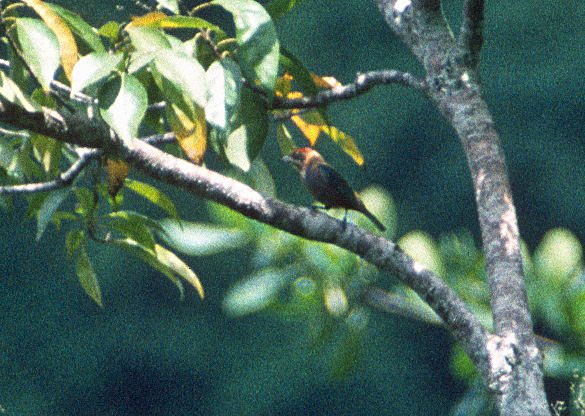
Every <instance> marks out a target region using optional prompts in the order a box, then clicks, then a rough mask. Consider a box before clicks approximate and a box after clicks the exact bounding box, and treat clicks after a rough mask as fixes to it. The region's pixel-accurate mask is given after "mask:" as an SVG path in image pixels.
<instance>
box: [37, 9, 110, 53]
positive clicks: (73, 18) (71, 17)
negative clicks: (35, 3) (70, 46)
mask: <svg viewBox="0 0 585 416" xmlns="http://www.w3.org/2000/svg"><path fill="white" fill-rule="evenodd" d="M46 4H47V6H49V7H50V8H51V9H53V11H54V12H55V13H57V14H58V15H59V17H60V18H61V19H63V20H64V21H65V23H67V25H68V26H69V27H70V28H71V31H72V32H73V33H74V34H75V35H77V36H78V37H79V38H80V39H81V40H83V41H84V42H85V43H86V44H87V46H89V47H90V48H91V49H93V50H94V51H95V52H105V51H106V48H104V45H103V44H102V41H101V39H100V37H99V35H98V34H97V31H96V30H95V29H94V28H93V27H91V26H90V25H89V24H88V23H87V22H86V21H85V20H83V19H82V18H81V16H79V15H78V14H77V13H73V12H72V11H70V10H67V9H65V8H63V7H61V6H58V5H56V4H53V3H46Z"/></svg>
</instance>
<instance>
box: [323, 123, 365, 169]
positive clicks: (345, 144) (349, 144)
mask: <svg viewBox="0 0 585 416" xmlns="http://www.w3.org/2000/svg"><path fill="white" fill-rule="evenodd" d="M322 130H323V132H324V133H325V134H327V135H328V136H329V137H331V140H333V141H334V142H335V143H337V144H338V145H339V147H341V150H343V151H344V152H345V153H347V154H348V155H349V156H350V157H351V158H352V159H353V160H354V162H355V163H357V164H358V165H359V166H362V165H363V164H364V163H365V159H364V155H363V154H362V152H361V151H360V149H358V147H357V145H356V144H355V141H354V140H353V138H352V137H351V136H350V135H349V134H346V133H344V132H342V131H341V130H339V129H338V128H337V127H335V126H328V125H323V126H322Z"/></svg>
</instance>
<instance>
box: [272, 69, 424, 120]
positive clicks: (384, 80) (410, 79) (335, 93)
mask: <svg viewBox="0 0 585 416" xmlns="http://www.w3.org/2000/svg"><path fill="white" fill-rule="evenodd" d="M388 84H399V85H403V86H407V87H411V88H415V89H417V90H422V91H425V89H426V85H425V82H424V81H423V80H421V79H419V78H417V77H416V76H414V75H412V74H410V73H408V72H401V71H396V70H394V69H387V70H382V71H371V72H366V73H363V74H358V75H357V77H356V79H355V81H354V82H353V83H351V84H347V85H341V86H338V87H335V88H332V89H330V90H323V91H320V92H319V93H317V94H316V95H313V96H310V97H301V98H280V97H275V98H274V101H273V103H272V109H274V110H276V109H293V108H315V107H323V106H325V105H327V104H331V103H333V102H336V101H341V100H347V99H350V98H355V97H357V96H358V95H361V94H363V93H365V92H367V91H369V90H370V89H371V88H373V87H375V86H377V85H388Z"/></svg>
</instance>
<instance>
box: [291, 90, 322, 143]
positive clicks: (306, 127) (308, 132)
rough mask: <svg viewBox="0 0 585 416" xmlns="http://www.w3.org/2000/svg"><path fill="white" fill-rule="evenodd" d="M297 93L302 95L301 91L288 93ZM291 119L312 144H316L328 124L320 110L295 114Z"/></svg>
mask: <svg viewBox="0 0 585 416" xmlns="http://www.w3.org/2000/svg"><path fill="white" fill-rule="evenodd" d="M297 94H300V95H301V96H302V94H301V93H299V92H292V93H290V94H288V97H291V96H293V95H297ZM291 120H292V122H293V123H295V125H296V126H297V127H298V129H299V130H300V131H301V133H303V136H305V137H306V138H307V140H308V141H309V144H310V145H311V146H315V143H317V139H318V138H319V135H320V134H321V131H323V127H325V126H326V123H325V120H324V119H323V117H322V116H321V114H320V113H319V112H318V111H308V112H306V113H303V114H302V115H295V116H292V117H291Z"/></svg>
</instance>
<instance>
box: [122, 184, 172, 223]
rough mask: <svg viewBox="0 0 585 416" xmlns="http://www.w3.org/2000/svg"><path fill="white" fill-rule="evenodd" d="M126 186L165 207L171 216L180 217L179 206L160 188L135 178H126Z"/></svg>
mask: <svg viewBox="0 0 585 416" xmlns="http://www.w3.org/2000/svg"><path fill="white" fill-rule="evenodd" d="M126 188H128V189H130V190H131V191H134V192H135V193H137V194H138V195H140V196H142V197H144V198H146V199H147V200H149V201H150V202H152V203H153V204H155V205H157V206H158V207H160V208H162V209H164V210H165V211H166V212H167V213H168V214H169V215H170V216H171V217H173V218H178V217H179V214H178V213H177V208H175V204H173V201H171V199H170V198H169V197H168V196H167V195H165V194H164V193H163V192H162V191H161V190H159V189H158V188H156V187H154V186H152V185H149V184H147V183H144V182H140V181H137V180H135V179H129V178H126Z"/></svg>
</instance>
